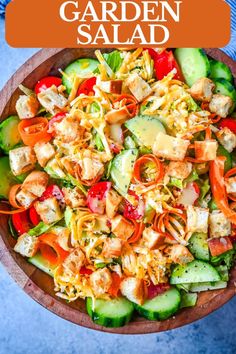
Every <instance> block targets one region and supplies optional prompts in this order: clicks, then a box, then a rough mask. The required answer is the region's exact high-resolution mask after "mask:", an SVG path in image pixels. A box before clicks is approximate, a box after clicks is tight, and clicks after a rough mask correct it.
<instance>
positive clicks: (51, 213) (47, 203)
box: [34, 197, 63, 224]
mask: <svg viewBox="0 0 236 354" xmlns="http://www.w3.org/2000/svg"><path fill="white" fill-rule="evenodd" d="M34 206H35V209H36V211H37V213H38V214H39V216H40V218H41V219H42V220H43V222H44V223H45V224H53V223H54V222H57V221H59V220H61V218H62V216H63V214H62V212H61V209H60V206H59V203H58V201H57V199H56V198H54V197H53V198H48V199H45V200H44V201H43V202H36V203H35V205H34Z"/></svg>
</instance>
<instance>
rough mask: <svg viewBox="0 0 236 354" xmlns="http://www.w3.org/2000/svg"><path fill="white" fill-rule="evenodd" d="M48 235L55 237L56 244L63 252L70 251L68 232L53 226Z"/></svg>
mask: <svg viewBox="0 0 236 354" xmlns="http://www.w3.org/2000/svg"><path fill="white" fill-rule="evenodd" d="M50 233H52V234H55V235H57V242H58V244H59V246H61V248H63V250H65V251H70V250H71V247H70V230H69V229H68V228H67V227H64V226H54V227H52V228H51V229H50Z"/></svg>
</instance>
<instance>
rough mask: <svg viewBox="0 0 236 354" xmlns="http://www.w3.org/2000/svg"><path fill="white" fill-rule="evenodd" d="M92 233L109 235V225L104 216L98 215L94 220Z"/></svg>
mask: <svg viewBox="0 0 236 354" xmlns="http://www.w3.org/2000/svg"><path fill="white" fill-rule="evenodd" d="M93 232H94V233H106V234H110V233H111V225H110V222H109V220H108V218H107V216H106V215H99V217H97V218H96V220H95V225H94V226H93Z"/></svg>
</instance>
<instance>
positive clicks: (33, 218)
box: [29, 206, 41, 226]
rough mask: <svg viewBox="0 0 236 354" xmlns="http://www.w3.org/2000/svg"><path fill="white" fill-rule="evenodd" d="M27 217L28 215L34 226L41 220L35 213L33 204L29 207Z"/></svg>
mask: <svg viewBox="0 0 236 354" xmlns="http://www.w3.org/2000/svg"><path fill="white" fill-rule="evenodd" d="M29 217H30V221H31V222H32V224H33V225H34V226H37V225H38V224H39V223H40V221H41V219H40V216H39V214H38V213H37V211H36V209H35V207H34V206H32V207H31V208H30V209H29Z"/></svg>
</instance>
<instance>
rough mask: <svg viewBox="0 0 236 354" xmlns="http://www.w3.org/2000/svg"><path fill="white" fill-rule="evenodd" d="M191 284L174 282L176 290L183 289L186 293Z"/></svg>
mask: <svg viewBox="0 0 236 354" xmlns="http://www.w3.org/2000/svg"><path fill="white" fill-rule="evenodd" d="M190 286H191V284H190V283H189V284H176V288H177V289H178V290H184V291H185V292H186V293H187V292H189V289H190Z"/></svg>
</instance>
